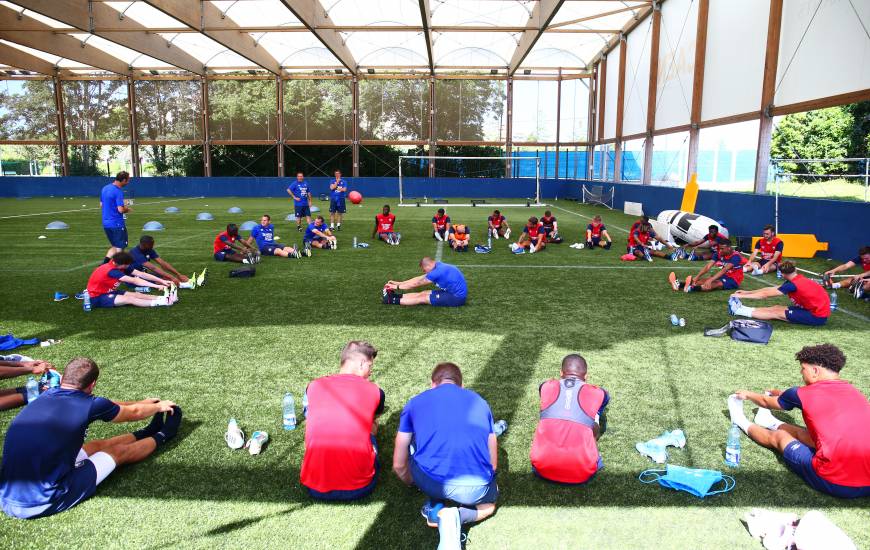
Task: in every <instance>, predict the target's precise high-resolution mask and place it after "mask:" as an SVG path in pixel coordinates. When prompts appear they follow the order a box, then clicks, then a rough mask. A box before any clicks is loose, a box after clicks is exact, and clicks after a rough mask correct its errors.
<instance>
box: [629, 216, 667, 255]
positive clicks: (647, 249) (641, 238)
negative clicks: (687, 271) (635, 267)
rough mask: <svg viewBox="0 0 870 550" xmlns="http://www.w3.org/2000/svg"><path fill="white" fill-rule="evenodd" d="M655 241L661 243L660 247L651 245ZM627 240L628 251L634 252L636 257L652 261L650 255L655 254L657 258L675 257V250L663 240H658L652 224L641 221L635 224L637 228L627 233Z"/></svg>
mask: <svg viewBox="0 0 870 550" xmlns="http://www.w3.org/2000/svg"><path fill="white" fill-rule="evenodd" d="M653 241H656V242H657V243H659V244H661V249H660V250H659V249H658V247H656V246H653V245H654V244H655V243H653ZM628 242H629V243H631V244H629V247H628V253H629V254H634V255H635V257H637V258H644V259H645V260H646V261H648V262H651V261H653V259H652V257H653V256H655V257H657V258H669V259H671V260H676V259H677V255H676V254H677V250H676V249H675V248H673V247H671V246H670V245H668V244H667V243H665V241H664V240H660V239H659V238H658V235H656V232H655V231H653V228H652V225H650V224H648V223H642V224H640V225H638V226H637V229H636V230H635V231H634V232H633V233H632V234H631V235H629V238H628Z"/></svg>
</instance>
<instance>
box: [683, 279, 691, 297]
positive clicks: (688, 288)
mask: <svg viewBox="0 0 870 550" xmlns="http://www.w3.org/2000/svg"><path fill="white" fill-rule="evenodd" d="M683 292H685V293H686V294H688V293H689V292H692V276H691V275H689V276H688V277H686V283H685V286H684V287H683Z"/></svg>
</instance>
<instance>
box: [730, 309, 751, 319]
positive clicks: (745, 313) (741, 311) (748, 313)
mask: <svg viewBox="0 0 870 550" xmlns="http://www.w3.org/2000/svg"><path fill="white" fill-rule="evenodd" d="M753 311H755V308H754V307H748V306H740V307H738V308H737V309H736V310H735V311H734V315H740V316H743V317H749V318H750V319H751V318H752V312H753Z"/></svg>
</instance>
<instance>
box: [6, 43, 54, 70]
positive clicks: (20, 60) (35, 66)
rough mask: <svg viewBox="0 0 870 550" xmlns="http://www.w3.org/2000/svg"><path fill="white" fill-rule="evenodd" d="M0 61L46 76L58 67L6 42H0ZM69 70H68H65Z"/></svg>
mask: <svg viewBox="0 0 870 550" xmlns="http://www.w3.org/2000/svg"><path fill="white" fill-rule="evenodd" d="M0 63H5V64H6V65H9V66H10V67H15V68H16V69H23V70H25V71H33V72H35V73H40V74H44V75H48V76H54V75H55V74H57V73H58V68H57V67H55V66H54V65H52V64H51V63H49V62H48V61H46V60H45V59H42V58H40V57H36V56H35V55H31V54H29V53H27V52H25V51H23V50H19V49H18V48H13V47H12V46H9V45H7V44H0ZM66 72H69V71H66Z"/></svg>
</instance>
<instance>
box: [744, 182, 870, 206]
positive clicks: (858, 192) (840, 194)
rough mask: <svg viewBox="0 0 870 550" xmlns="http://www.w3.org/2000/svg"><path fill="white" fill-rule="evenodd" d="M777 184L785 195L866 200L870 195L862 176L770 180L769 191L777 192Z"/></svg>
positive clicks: (780, 191)
mask: <svg viewBox="0 0 870 550" xmlns="http://www.w3.org/2000/svg"><path fill="white" fill-rule="evenodd" d="M777 185H778V186H779V193H780V194H781V195H783V196H792V197H805V198H813V199H837V200H846V201H866V200H868V197H870V195H868V193H867V187H866V186H865V185H864V180H863V179H861V178H848V179H847V178H841V179H832V180H826V179H824V178H821V179H819V180H818V181H809V182H799V181H781V182H778V183H777V182H769V183H768V184H767V190H768V192H770V193H775V192H776V189H777ZM750 191H752V189H750Z"/></svg>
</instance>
